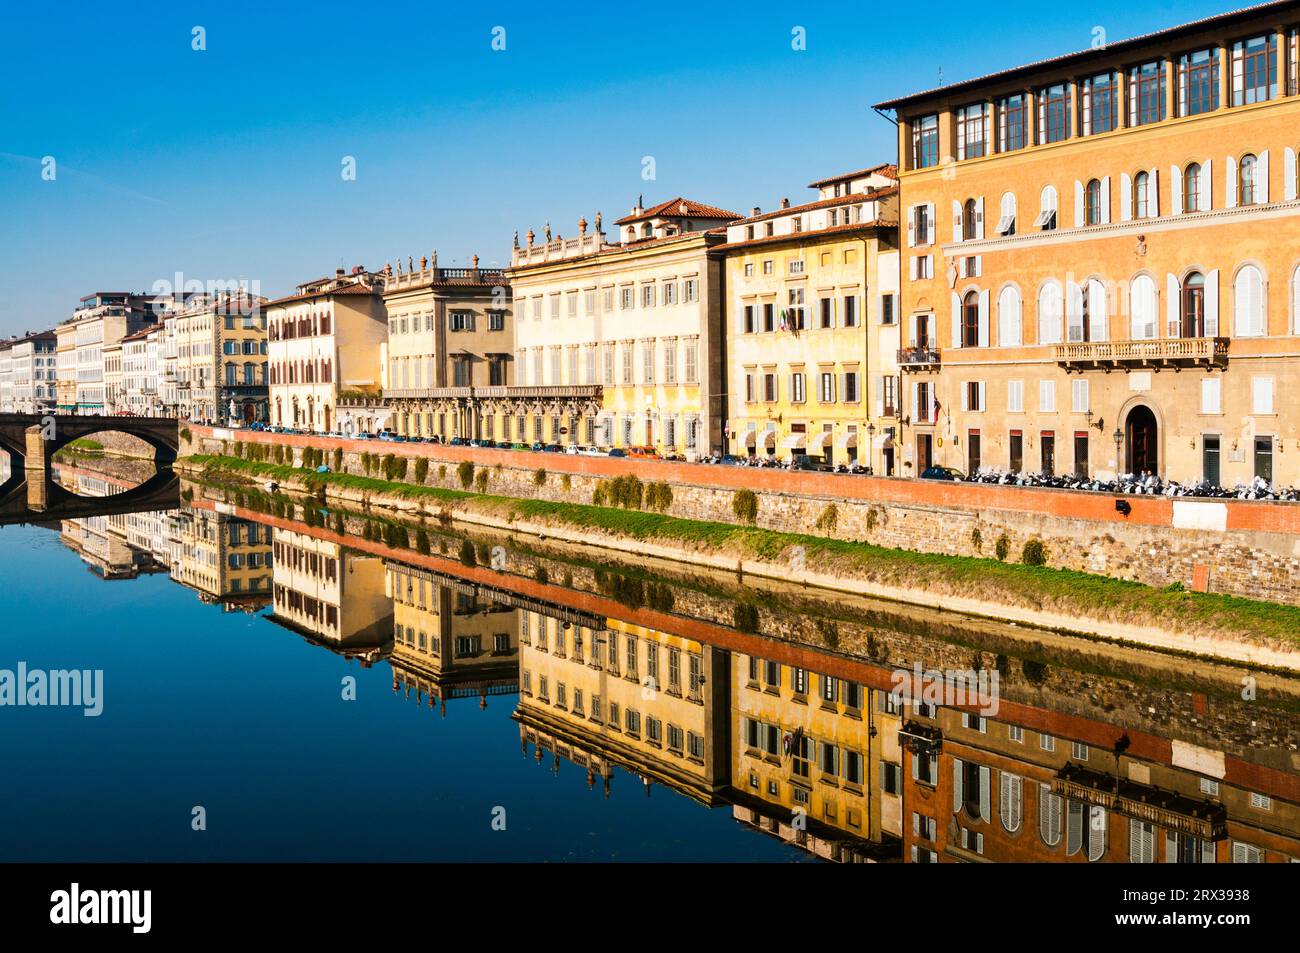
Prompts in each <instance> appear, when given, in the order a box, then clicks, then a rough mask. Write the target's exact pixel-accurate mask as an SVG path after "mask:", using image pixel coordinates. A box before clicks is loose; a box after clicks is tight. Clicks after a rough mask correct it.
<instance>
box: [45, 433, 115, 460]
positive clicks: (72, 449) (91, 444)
mask: <svg viewBox="0 0 1300 953" xmlns="http://www.w3.org/2000/svg"><path fill="white" fill-rule="evenodd" d="M103 452H104V445H103V444H102V443H100V442H99V441H98V440H91V439H89V438H87V437H78V438H77V439H76V440H72V441H69V442H68V443H67V444H65V445H64V446H62V447H60V448H59V451H58V453H56V454H55V456H56V457H57V456H59V454H65V453H66V454H68V455H70V456H75V455H76V454H86V455H94V456H99V455H100V454H102V453H103Z"/></svg>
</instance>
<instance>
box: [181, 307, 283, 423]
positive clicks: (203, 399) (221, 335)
mask: <svg viewBox="0 0 1300 953" xmlns="http://www.w3.org/2000/svg"><path fill="white" fill-rule="evenodd" d="M264 307H265V300H264V299H262V298H260V297H254V296H249V295H245V294H221V295H196V296H194V297H192V298H190V300H189V301H188V302H187V303H186V304H185V306H184V307H182V308H181V309H180V310H179V311H178V312H177V313H176V315H175V317H174V318H173V319H172V320H171V321H169V322H168V323H167V325H166V329H167V331H168V333H169V334H170V337H171V339H172V341H171V345H170V346H171V347H172V348H173V349H174V350H175V353H176V357H175V372H174V373H175V387H176V404H177V412H178V414H179V415H180V416H181V417H183V418H185V419H187V420H197V421H204V422H210V423H240V424H246V423H252V422H253V421H256V420H261V421H265V420H266V419H267V406H268V392H269V388H268V385H267V371H266V368H267V361H268V359H269V355H268V351H269V349H270V345H269V343H268V339H267V315H266V312H265V310H264Z"/></svg>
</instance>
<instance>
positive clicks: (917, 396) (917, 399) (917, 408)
mask: <svg viewBox="0 0 1300 953" xmlns="http://www.w3.org/2000/svg"><path fill="white" fill-rule="evenodd" d="M920 391H921V385H920V384H913V385H912V419H913V420H920V419H921V393H920ZM912 767H913V770H915V768H916V757H915V756H913V758H912ZM912 777H916V774H915V773H913V775H912Z"/></svg>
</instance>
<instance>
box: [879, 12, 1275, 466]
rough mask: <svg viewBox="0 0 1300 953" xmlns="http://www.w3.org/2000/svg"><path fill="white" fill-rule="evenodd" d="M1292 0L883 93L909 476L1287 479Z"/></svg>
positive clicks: (905, 455)
mask: <svg viewBox="0 0 1300 953" xmlns="http://www.w3.org/2000/svg"><path fill="white" fill-rule="evenodd" d="M1298 26H1300V4H1297V3H1295V2H1293V0H1292V2H1285V3H1267V4H1262V5H1259V6H1256V7H1252V8H1249V9H1247V10H1242V11H1237V12H1234V13H1229V14H1224V15H1222V16H1217V17H1212V18H1209V19H1206V20H1201V21H1198V22H1195V23H1190V24H1185V25H1183V26H1178V27H1174V28H1172V29H1169V30H1165V31H1162V32H1160V33H1156V34H1150V35H1147V36H1145V37H1141V38H1138V39H1134V40H1125V41H1121V42H1114V43H1110V44H1108V45H1101V46H1099V47H1097V48H1094V49H1090V50H1087V51H1084V52H1081V53H1075V54H1071V55H1067V56H1062V57H1059V58H1057V59H1052V60H1047V61H1043V62H1039V63H1035V64H1032V65H1028V66H1022V67H1018V68H1014V69H1009V70H1006V71H1004V72H1000V73H995V74H992V75H990V76H986V77H983V78H980V79H976V80H970V81H966V82H959V83H954V84H951V85H948V86H945V87H943V88H940V89H936V90H931V91H929V92H922V93H917V94H914V95H910V96H906V97H904V98H901V99H895V100H892V101H890V102H886V103H882V104H881V105H880V106H879V107H878V108H880V109H882V110H893V111H894V112H895V113H896V115H897V119H898V136H899V138H898V143H899V170H900V172H899V180H900V188H901V197H900V206H901V213H902V215H903V225H902V234H901V236H900V241H901V246H902V247H901V272H902V289H903V291H902V318H903V321H904V325H903V328H902V348H901V350H900V354H899V357H900V361H899V363H900V367H901V369H902V373H903V387H902V392H903V393H902V395H901V396H902V403H903V412H902V415H903V420H902V423H903V425H904V426H903V431H902V444H903V451H902V456H903V468H902V473H903V474H904V475H918V474H919V473H920V472H921V470H922V469H923V468H924V467H925V466H927V465H929V464H931V463H935V464H942V465H947V466H954V467H957V468H959V469H962V470H964V471H970V470H975V469H978V468H981V467H984V468H995V469H1001V470H1016V471H1030V472H1039V471H1051V472H1055V473H1069V472H1078V473H1086V474H1088V475H1090V476H1096V477H1102V478H1105V477H1109V476H1110V475H1112V474H1114V473H1117V472H1119V473H1124V472H1142V471H1150V472H1153V473H1156V474H1158V475H1160V476H1162V477H1165V478H1168V479H1174V480H1179V481H1184V482H1187V481H1196V480H1201V479H1205V480H1209V481H1211V482H1214V483H1218V484H1220V485H1224V486H1229V487H1230V486H1233V485H1235V484H1237V483H1243V482H1248V481H1250V480H1252V479H1254V478H1255V477H1262V478H1263V479H1266V480H1269V481H1270V482H1274V483H1276V484H1280V485H1294V484H1296V483H1300V403H1297V401H1296V400H1295V399H1294V396H1293V395H1294V394H1295V393H1296V390H1297V388H1300V360H1298V358H1300V201H1298V200H1297V185H1296V182H1297V167H1296V166H1297V152H1298V151H1300V35H1298V33H1297V27H1298Z"/></svg>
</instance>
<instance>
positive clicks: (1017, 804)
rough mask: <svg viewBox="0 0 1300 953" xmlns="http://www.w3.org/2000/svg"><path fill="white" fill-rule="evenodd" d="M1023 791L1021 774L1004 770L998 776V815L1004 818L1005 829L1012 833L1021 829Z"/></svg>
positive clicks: (1003, 825)
mask: <svg viewBox="0 0 1300 953" xmlns="http://www.w3.org/2000/svg"><path fill="white" fill-rule="evenodd" d="M1023 791H1024V782H1023V781H1022V779H1021V778H1020V776H1019V775H1015V774H1011V773H1010V772H1008V771H1003V772H1002V773H1001V774H1000V775H999V776H998V815H999V816H1000V817H1001V819H1002V827H1003V829H1004V830H1006V831H1007V832H1008V833H1011V834H1014V833H1015V832H1016V831H1018V830H1020V821H1021V818H1022V817H1023V814H1024V805H1023V803H1022V800H1023V798H1022V795H1023Z"/></svg>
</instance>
